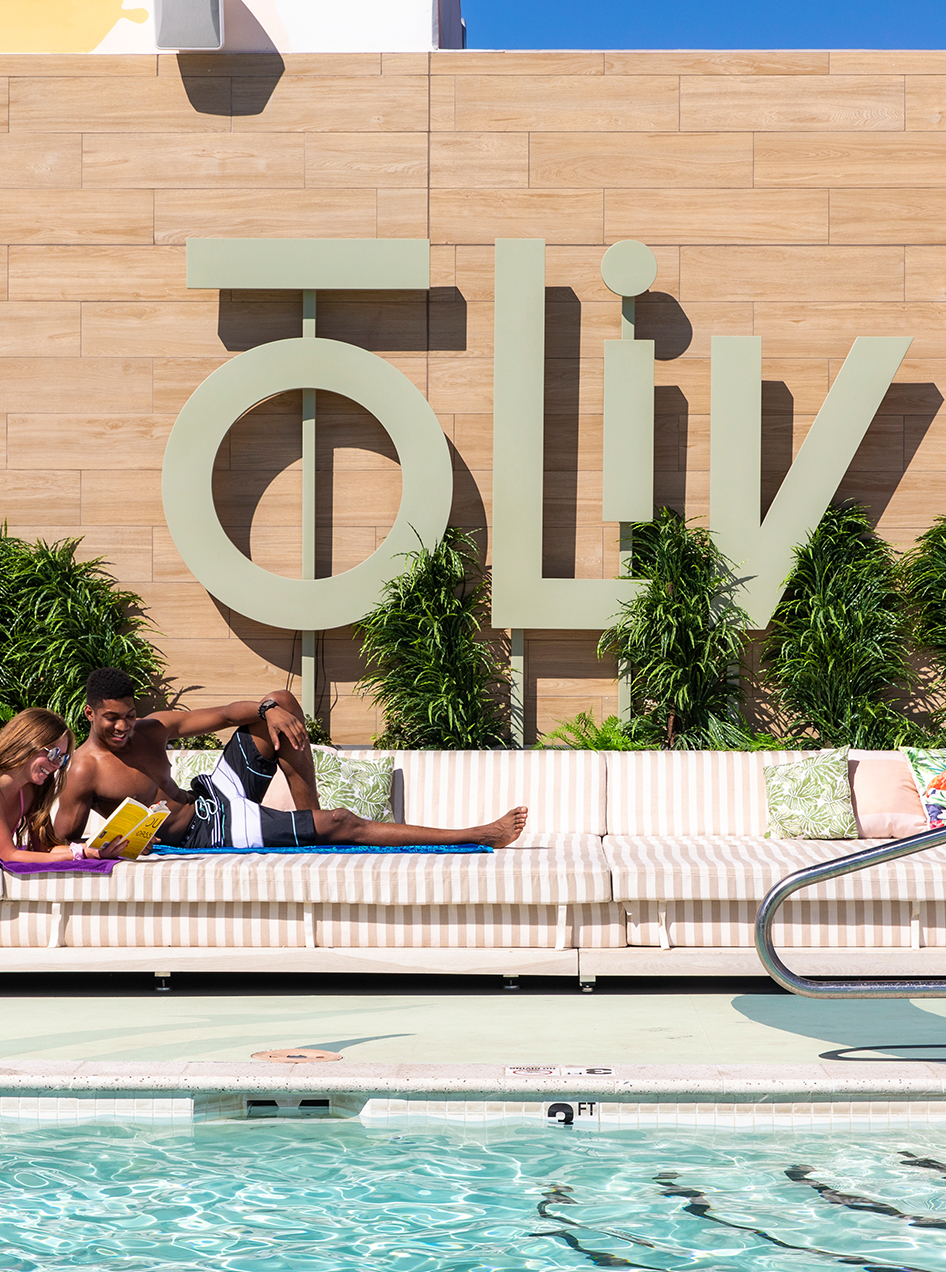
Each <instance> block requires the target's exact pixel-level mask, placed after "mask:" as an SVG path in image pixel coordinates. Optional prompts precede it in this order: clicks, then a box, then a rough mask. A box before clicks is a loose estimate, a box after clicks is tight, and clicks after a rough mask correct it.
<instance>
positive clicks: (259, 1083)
mask: <svg viewBox="0 0 946 1272" xmlns="http://www.w3.org/2000/svg"><path fill="white" fill-rule="evenodd" d="M307 1096H308V1097H310V1098H311V1097H313V1096H316V1097H321V1098H323V1099H327V1100H328V1101H329V1108H328V1110H327V1115H328V1116H330V1117H333V1118H339V1117H341V1118H358V1119H359V1120H360V1121H361V1122H362V1123H363V1124H365V1125H367V1126H376V1127H380V1126H395V1125H403V1124H404V1122H405V1121H410V1122H411V1123H412V1124H413V1123H415V1122H417V1121H422V1122H432V1123H436V1124H438V1125H440V1126H445V1125H450V1126H453V1127H463V1126H469V1127H471V1128H472V1127H477V1128H483V1127H488V1126H491V1125H495V1126H498V1125H505V1124H509V1123H516V1122H529V1123H536V1122H539V1123H542V1124H546V1125H550V1126H556V1125H570V1126H574V1127H575V1128H576V1129H582V1128H588V1129H601V1130H609V1129H644V1128H648V1127H664V1128H665V1127H693V1128H702V1129H706V1128H710V1129H717V1128H718V1129H721V1130H723V1129H726V1130H738V1129H746V1130H752V1129H767V1130H773V1129H777V1128H791V1129H796V1130H801V1129H808V1128H811V1129H814V1128H829V1127H830V1128H838V1129H841V1128H854V1127H857V1128H864V1129H881V1128H883V1127H894V1126H899V1127H903V1126H913V1127H916V1126H929V1125H936V1126H943V1125H946V1066H940V1065H935V1064H929V1063H926V1062H918V1063H912V1064H911V1063H904V1062H902V1061H891V1062H889V1063H888V1062H886V1061H884V1062H878V1063H868V1064H855V1063H851V1064H848V1063H845V1064H843V1066H842V1065H841V1064H838V1065H837V1066H829V1065H824V1064H813V1065H791V1066H761V1065H689V1066H682V1065H617V1066H615V1067H614V1071H613V1073H612V1074H611V1075H609V1076H607V1077H602V1076H584V1077H580V1078H572V1077H564V1078H563V1077H528V1076H527V1077H522V1076H507V1074H506V1071H505V1066H504V1065H484V1064H479V1065H434V1064H423V1065H376V1064H357V1063H355V1064H351V1063H345V1062H340V1063H333V1064H306V1065H298V1064H269V1063H261V1062H256V1063H252V1062H250V1063H235V1062H230V1061H227V1062H219V1063H217V1062H212V1061H194V1062H190V1063H183V1062H164V1063H153V1064H146V1063H137V1064H131V1063H125V1064H122V1063H117V1062H101V1061H72V1062H67V1063H50V1062H40V1061H22V1062H17V1063H15V1064H14V1063H10V1062H8V1063H7V1064H5V1065H3V1066H2V1067H0V1124H10V1123H17V1124H19V1125H24V1124H26V1125H34V1126H40V1125H44V1126H49V1125H57V1126H77V1125H83V1124H87V1123H89V1122H121V1123H123V1124H133V1125H140V1126H152V1127H157V1126H181V1127H186V1126H193V1125H194V1124H197V1123H202V1122H214V1121H230V1120H234V1119H243V1118H245V1117H246V1101H247V1099H252V1098H267V1097H268V1098H271V1099H274V1100H276V1101H277V1104H278V1105H281V1106H283V1113H285V1115H287V1116H291V1115H292V1107H291V1106H293V1105H297V1104H298V1103H299V1101H300V1100H301V1099H304V1098H306V1097H307ZM278 1115H280V1116H281V1115H282V1114H278Z"/></svg>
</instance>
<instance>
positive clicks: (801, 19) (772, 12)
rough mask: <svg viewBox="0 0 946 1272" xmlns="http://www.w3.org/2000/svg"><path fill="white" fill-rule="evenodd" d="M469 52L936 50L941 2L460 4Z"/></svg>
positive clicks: (942, 22)
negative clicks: (501, 50)
mask: <svg viewBox="0 0 946 1272" xmlns="http://www.w3.org/2000/svg"><path fill="white" fill-rule="evenodd" d="M462 6H463V16H464V17H465V18H466V24H467V31H468V43H469V47H470V48H477V49H826V48H836V49H852V48H853V49H857V48H860V49H863V48H868V49H935V48H944V47H946V3H944V0H887V2H886V3H882V2H881V0H821V2H820V3H819V0H789V3H784V2H783V3H781V4H774V5H773V4H772V3H771V0H769V2H768V3H766V0H728V3H723V4H718V5H715V6H714V5H708V4H706V3H697V2H696V0H675V2H671V3H660V2H658V3H650V4H646V5H636V4H633V3H629V2H628V0H518V2H517V0H462Z"/></svg>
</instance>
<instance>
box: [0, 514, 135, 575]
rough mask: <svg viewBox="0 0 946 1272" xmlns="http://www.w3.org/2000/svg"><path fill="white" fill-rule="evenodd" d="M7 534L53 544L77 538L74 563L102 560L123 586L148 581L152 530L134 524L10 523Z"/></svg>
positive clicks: (30, 540) (32, 541)
mask: <svg viewBox="0 0 946 1272" xmlns="http://www.w3.org/2000/svg"><path fill="white" fill-rule="evenodd" d="M7 533H8V534H11V535H13V537H14V538H17V539H25V540H26V542H27V543H35V542H36V540H37V539H44V540H45V541H46V542H47V543H53V542H55V541H56V540H58V539H79V540H80V542H79V545H78V547H77V548H76V560H78V561H91V560H93V559H94V558H95V557H104V565H105V567H106V568H107V569H108V570H110V571H111V573H113V574H114V575H115V576H116V577H117V578H119V579H121V581H122V583H123V584H126V583H130V584H136V585H137V584H138V583H143V582H146V581H149V580H150V579H151V570H152V547H151V542H152V527H151V526H150V525H148V526H135V525H124V524H119V525H111V526H82V525H79V524H78V523H76V524H75V525H71V526H70V525H60V524H52V525H51V524H49V523H47V522H32V523H19V522H10V524H9V525H8V526H7Z"/></svg>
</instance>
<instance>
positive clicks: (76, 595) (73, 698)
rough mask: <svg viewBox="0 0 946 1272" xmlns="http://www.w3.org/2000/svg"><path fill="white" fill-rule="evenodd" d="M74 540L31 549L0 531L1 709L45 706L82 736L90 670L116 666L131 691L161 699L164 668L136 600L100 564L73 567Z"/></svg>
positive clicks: (76, 542)
mask: <svg viewBox="0 0 946 1272" xmlns="http://www.w3.org/2000/svg"><path fill="white" fill-rule="evenodd" d="M80 542H81V540H80V539H63V540H62V541H61V542H59V543H53V544H47V543H43V542H39V543H35V544H29V543H25V542H23V541H22V540H21V539H16V538H13V537H11V536H9V535H7V533H6V528H5V527H4V529H3V532H2V533H0V703H2V704H3V705H4V707H6V708H8V709H11V710H12V711H14V712H16V711H21V710H22V709H23V708H24V707H34V706H36V707H48V708H49V709H50V710H51V711H58V712H59V714H60V715H61V716H62V717H63V718H64V719H65V720H66V722H67V723H68V724H69V727H70V728H71V729H73V731H74V732H75V733H76V734H77V735H78V736H79V737H80V738H82V737H85V736H86V734H87V733H88V726H87V723H86V719H85V716H84V715H83V714H82V708H83V707H84V705H85V682H86V678H87V677H88V675H89V672H90V671H93V670H94V669H95V668H96V667H120V668H121V669H122V670H123V671H126V672H127V673H128V674H129V676H131V679H132V681H133V682H134V685H135V691H136V693H139V694H141V695H142V696H143V697H150V698H151V699H152V700H153V699H155V697H156V696H158V697H161V696H162V695H160V693H159V688H158V687H159V684H160V680H161V675H162V672H163V662H162V660H161V658H160V656H159V655H158V654H157V652H156V651H155V650H154V649H153V648H152V646H151V645H150V644H149V642H148V640H147V638H146V635H145V633H147V632H150V631H152V630H153V628H152V627H151V624H150V623H149V622H148V620H147V619H146V618H144V617H143V616H142V615H141V614H140V612H139V611H140V609H141V607H142V604H143V603H142V600H141V598H140V597H139V596H136V595H135V594H134V592H124V591H121V590H120V589H119V588H118V587H117V586H116V583H115V580H114V579H113V578H112V577H111V575H110V574H108V572H107V571H106V570H105V569H104V568H103V563H102V558H101V557H99V558H96V560H94V561H77V560H76V559H75V554H76V548H77V547H78V545H79V543H80Z"/></svg>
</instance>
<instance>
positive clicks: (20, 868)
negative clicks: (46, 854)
mask: <svg viewBox="0 0 946 1272" xmlns="http://www.w3.org/2000/svg"><path fill="white" fill-rule="evenodd" d="M117 864H118V863H117V861H115V859H114V858H103V857H79V858H77V859H76V860H75V861H48V862H47V861H0V866H2V867H3V869H4V870H8V871H9V872H10V874H18V875H28V874H74V873H76V872H82V873H83V874H111V873H112V871H113V870H114V869H115V866H116V865H117Z"/></svg>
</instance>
